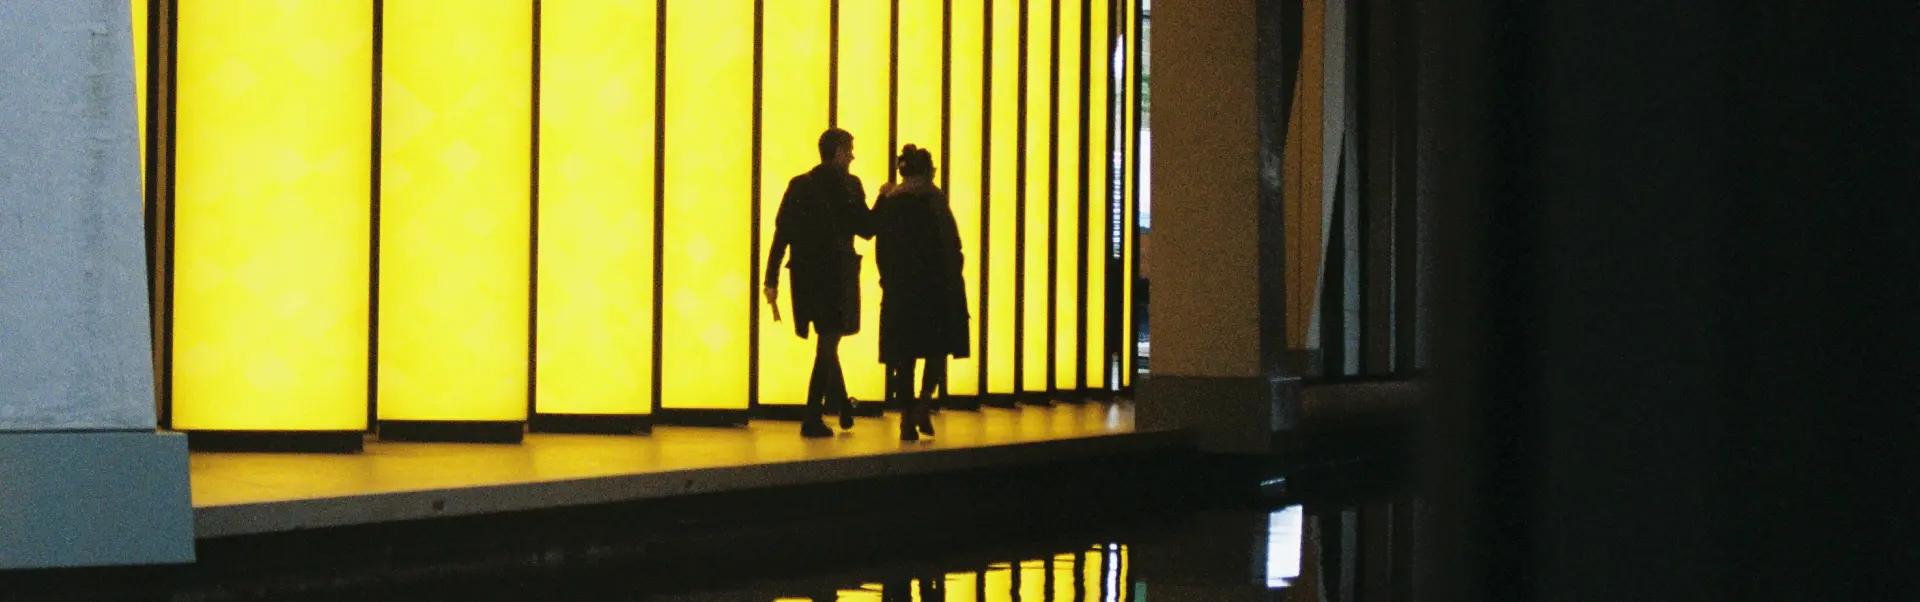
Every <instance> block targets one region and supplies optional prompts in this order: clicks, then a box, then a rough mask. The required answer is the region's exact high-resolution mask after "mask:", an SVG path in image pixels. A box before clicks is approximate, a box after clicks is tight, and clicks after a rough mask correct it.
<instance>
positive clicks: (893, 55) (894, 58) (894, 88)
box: [886, 0, 900, 183]
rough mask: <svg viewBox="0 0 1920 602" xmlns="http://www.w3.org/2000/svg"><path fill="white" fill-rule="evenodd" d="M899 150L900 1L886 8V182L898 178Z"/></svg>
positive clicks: (894, 1)
mask: <svg viewBox="0 0 1920 602" xmlns="http://www.w3.org/2000/svg"><path fill="white" fill-rule="evenodd" d="M899 150H900V0H891V1H890V2H888V8H887V154H886V157H887V182H889V183H891V182H893V181H894V179H895V178H896V177H897V176H899V174H898V173H895V172H897V171H898V170H896V169H894V168H893V164H894V162H893V157H894V156H895V155H894V153H897V152H899Z"/></svg>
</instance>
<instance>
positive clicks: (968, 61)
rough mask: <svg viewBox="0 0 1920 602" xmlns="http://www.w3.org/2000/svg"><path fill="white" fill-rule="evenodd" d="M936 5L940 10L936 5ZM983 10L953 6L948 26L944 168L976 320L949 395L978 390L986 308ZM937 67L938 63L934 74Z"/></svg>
mask: <svg viewBox="0 0 1920 602" xmlns="http://www.w3.org/2000/svg"><path fill="white" fill-rule="evenodd" d="M922 1H924V0H922ZM932 4H934V5H935V8H939V6H938V5H939V3H938V2H933V3H932ZM984 10H985V6H984V5H982V4H978V3H970V2H962V3H958V4H955V5H953V22H952V23H950V24H948V27H949V28H950V29H951V33H952V42H951V44H952V48H951V52H952V61H951V62H950V63H949V64H948V70H949V73H951V75H950V77H951V79H952V81H951V84H950V85H951V86H952V91H951V93H950V94H949V95H948V98H949V99H950V100H949V101H948V102H949V103H951V115H952V119H951V135H950V136H949V137H948V140H947V144H948V147H949V149H950V150H949V152H950V153H952V155H951V156H949V157H946V158H945V159H943V160H942V163H941V167H943V168H945V169H946V174H947V196H948V198H950V199H951V200H952V204H953V219H954V223H955V224H957V225H958V226H959V228H960V248H961V250H962V251H963V252H964V253H965V256H966V264H965V266H964V267H963V268H962V272H961V274H962V279H963V280H964V281H965V283H966V287H967V314H968V315H969V316H971V317H972V319H971V320H969V321H968V322H967V338H968V340H970V341H972V342H973V349H972V353H971V355H972V357H971V358H968V359H963V360H954V361H953V363H952V365H951V366H949V367H948V369H947V380H948V382H949V383H951V384H949V385H948V386H947V392H948V393H949V394H951V395H974V394H978V393H979V392H980V350H981V348H982V341H981V340H980V320H981V319H982V318H983V317H984V316H985V315H986V308H985V307H984V306H982V305H981V304H980V303H981V301H980V284H981V283H980V267H981V257H982V255H981V251H982V249H983V247H982V241H981V239H980V219H981V217H982V214H981V209H982V201H983V200H984V196H985V195H984V193H983V189H982V186H981V180H980V176H981V173H980V171H981V162H982V161H983V160H984V155H983V153H982V150H983V149H982V147H981V145H980V144H981V141H980V126H981V120H982V116H981V113H980V111H981V109H982V108H983V106H982V104H981V98H982V90H981V89H980V86H981V78H982V77H983V76H984V73H985V71H984V69H985V63H984V62H983V61H984V59H985V58H986V57H984V56H982V54H981V53H982V52H985V49H984V47H983V46H982V44H983V43H984V42H985V36H986V31H985V30H984V29H983V28H984V27H985V25H986V23H985V19H986V14H985V12H984ZM939 66H940V65H939V64H938V63H935V64H934V68H935V69H936V70H937V69H938V68H939Z"/></svg>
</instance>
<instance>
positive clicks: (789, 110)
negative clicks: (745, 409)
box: [755, 0, 833, 406]
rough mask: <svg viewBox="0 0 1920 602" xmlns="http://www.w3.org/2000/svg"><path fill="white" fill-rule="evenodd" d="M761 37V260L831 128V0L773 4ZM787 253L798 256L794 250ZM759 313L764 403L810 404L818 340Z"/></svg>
mask: <svg viewBox="0 0 1920 602" xmlns="http://www.w3.org/2000/svg"><path fill="white" fill-rule="evenodd" d="M764 6H765V10H766V13H765V15H764V18H765V21H764V25H763V26H762V27H763V28H764V30H763V33H762V38H761V56H762V60H763V61H764V63H763V65H762V67H761V79H760V87H761V95H762V98H764V99H767V100H766V101H765V102H763V103H762V104H761V109H760V110H761V126H760V148H761V155H760V157H761V158H760V177H761V180H760V181H761V185H760V217H759V219H760V258H759V259H760V261H761V262H763V264H762V265H761V270H762V274H764V273H765V270H766V268H767V266H765V265H764V262H765V261H766V254H767V249H768V247H769V245H772V244H773V226H774V218H775V217H777V216H778V212H779V210H780V198H781V196H782V195H784V194H785V193H786V190H787V181H788V180H789V179H792V178H793V177H794V176H796V175H799V174H801V173H804V172H806V171H807V170H809V169H812V168H813V166H815V165H817V164H819V163H820V153H819V151H818V150H817V147H816V146H815V143H816V142H818V140H819V137H820V132H821V131H823V130H825V129H826V127H827V92H828V90H827V88H828V83H827V78H828V69H829V68H830V67H831V63H830V56H829V54H830V51H831V48H829V47H828V46H829V44H830V42H831V40H830V37H831V36H830V32H831V28H832V26H833V22H832V15H833V13H832V5H831V2H830V0H780V1H777V2H768V3H766V4H765V5H764ZM788 257H792V255H791V254H789V255H788ZM774 268H775V269H778V270H780V289H781V290H780V295H781V297H780V313H781V315H782V317H783V318H784V319H787V320H791V318H790V317H788V315H789V314H791V313H792V309H793V306H792V304H790V303H789V302H788V300H789V298H790V297H788V295H789V294H790V293H791V292H792V290H793V286H792V278H790V275H789V274H788V273H787V271H786V266H784V265H782V266H774ZM755 305H757V306H758V307H759V309H758V310H756V311H759V312H760V404H761V405H769V406H775V405H787V406H792V405H804V404H806V402H807V378H808V376H809V374H810V373H811V369H812V367H813V366H812V358H813V344H812V342H811V341H810V340H808V339H802V338H799V337H796V336H794V334H793V323H792V322H790V321H783V322H774V321H773V311H772V309H771V307H770V306H768V305H767V304H766V303H765V302H757V303H756V304H755Z"/></svg>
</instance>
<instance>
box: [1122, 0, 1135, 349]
mask: <svg viewBox="0 0 1920 602" xmlns="http://www.w3.org/2000/svg"><path fill="white" fill-rule="evenodd" d="M1126 3H1127V7H1126V12H1124V13H1121V14H1122V15H1124V16H1125V18H1126V20H1127V23H1126V28H1125V31H1126V32H1127V35H1126V38H1125V39H1124V40H1122V43H1124V44H1126V48H1125V50H1124V52H1125V54H1126V57H1127V60H1126V65H1125V66H1124V67H1123V69H1125V71H1124V72H1123V74H1122V75H1123V77H1125V78H1126V82H1127V83H1126V88H1127V89H1126V93H1125V94H1126V96H1125V99H1126V101H1125V102H1124V103H1122V104H1121V107H1120V116H1121V119H1122V123H1124V124H1125V127H1124V129H1123V133H1124V134H1123V135H1124V136H1125V138H1126V142H1125V145H1126V149H1125V151H1124V152H1125V157H1126V158H1125V159H1124V160H1123V161H1122V162H1121V171H1122V174H1123V175H1122V177H1123V178H1125V180H1124V181H1122V182H1121V184H1120V186H1121V188H1120V190H1121V201H1122V207H1124V209H1125V211H1126V217H1125V221H1124V222H1123V223H1122V224H1121V227H1120V235H1121V242H1120V266H1121V273H1122V274H1124V277H1123V278H1122V279H1121V283H1120V299H1121V305H1120V307H1121V312H1120V320H1121V322H1120V323H1121V327H1120V352H1121V354H1122V355H1123V356H1124V357H1121V358H1120V386H1122V387H1131V386H1133V369H1134V359H1133V354H1134V353H1135V351H1134V340H1135V339H1136V338H1137V337H1138V336H1139V335H1138V334H1136V333H1135V330H1134V324H1133V321H1134V317H1133V309H1134V308H1133V281H1134V279H1135V278H1137V277H1139V273H1138V271H1137V270H1135V269H1134V262H1135V261H1136V260H1135V258H1134V256H1133V247H1134V244H1135V242H1134V236H1135V235H1136V234H1138V232H1136V230H1137V229H1138V228H1139V224H1140V221H1139V220H1140V207H1139V200H1138V199H1135V198H1134V196H1135V192H1136V189H1137V186H1136V185H1135V184H1136V182H1137V181H1138V180H1139V178H1140V163H1139V162H1140V153H1139V152H1138V147H1139V145H1140V124H1139V117H1138V114H1139V111H1138V107H1139V105H1140V82H1139V78H1138V77H1136V75H1137V74H1138V71H1139V67H1140V53H1139V52H1137V51H1136V50H1137V49H1138V48H1139V47H1140V44H1139V42H1138V41H1137V40H1139V36H1140V0H1126Z"/></svg>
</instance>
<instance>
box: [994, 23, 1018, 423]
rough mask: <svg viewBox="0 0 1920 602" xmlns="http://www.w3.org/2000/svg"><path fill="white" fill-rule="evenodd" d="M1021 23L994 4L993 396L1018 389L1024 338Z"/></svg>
mask: <svg viewBox="0 0 1920 602" xmlns="http://www.w3.org/2000/svg"><path fill="white" fill-rule="evenodd" d="M1019 25H1020V5H1019V3H1017V2H1006V1H1002V2H995V3H993V33H994V36H993V64H992V65H991V69H992V72H993V88H992V89H991V90H990V93H991V94H992V100H993V107H992V110H991V111H990V112H989V115H988V118H989V119H990V120H991V121H992V126H991V127H992V128H993V134H992V136H993V140H992V142H991V148H990V149H988V150H989V153H988V155H989V161H990V164H991V166H992V168H993V169H992V174H991V178H990V179H991V181H989V182H988V183H987V194H988V196H989V197H990V198H991V199H992V201H993V202H992V207H991V208H990V209H989V213H990V216H989V217H990V218H991V223H990V224H989V228H990V230H991V231H989V232H988V233H987V239H988V240H987V244H988V245H992V247H993V253H992V257H990V258H988V259H989V265H988V266H987V282H988V283H989V284H990V285H991V286H990V287H989V292H988V295H987V316H988V318H989V320H988V322H987V344H988V345H991V346H992V347H991V351H989V352H988V357H987V364H988V365H987V392H988V393H992V394H1007V393H1014V392H1015V391H1016V384H1017V383H1015V382H1013V372H1014V369H1013V367H1014V364H1013V360H1014V350H1015V349H1016V348H1017V346H1018V345H1019V344H1020V340H1019V339H1016V338H1014V320H1015V319H1016V318H1017V317H1018V316H1019V314H1018V312H1019V311H1020V305H1019V304H1018V298H1016V297H1015V296H1014V285H1015V284H1016V283H1017V282H1018V281H1017V280H1015V278H1016V277H1017V276H1018V275H1019V272H1018V269H1019V265H1020V264H1019V260H1020V257H1019V255H1017V254H1016V253H1017V251H1018V247H1017V246H1016V245H1018V244H1019V235H1020V230H1019V229H1018V226H1019V222H1018V221H1017V220H1018V217H1019V212H1020V203H1019V190H1020V188H1019V179H1018V175H1019V173H1018V170H1019V168H1020V164H1021V162H1022V161H1023V160H1024V157H1022V156H1021V154H1020V139H1019V133H1020V121H1019V118H1020V103H1021V101H1022V99H1021V97H1020V61H1021V60H1022V58H1023V57H1021V55H1020V30H1019Z"/></svg>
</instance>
